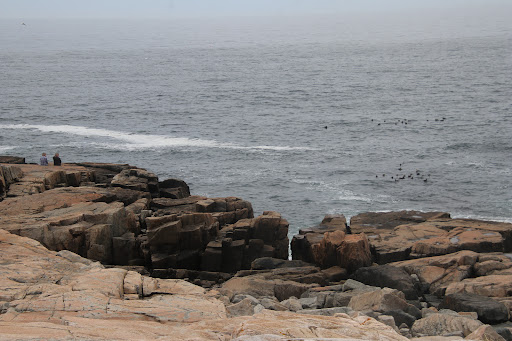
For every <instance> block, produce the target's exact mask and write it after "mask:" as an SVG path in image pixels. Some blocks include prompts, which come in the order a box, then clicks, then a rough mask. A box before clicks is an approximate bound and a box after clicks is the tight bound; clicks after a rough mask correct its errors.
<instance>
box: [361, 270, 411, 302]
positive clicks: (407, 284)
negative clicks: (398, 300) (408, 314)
mask: <svg viewBox="0 0 512 341" xmlns="http://www.w3.org/2000/svg"><path fill="white" fill-rule="evenodd" d="M351 278H353V279H354V280H356V281H359V282H361V283H365V284H368V285H374V286H378V287H381V288H385V287H387V288H392V289H397V290H400V291H401V292H403V293H404V294H405V297H406V299H408V300H415V299H417V298H418V296H419V295H420V292H419V288H418V283H417V282H416V281H415V280H414V279H413V278H412V277H411V275H409V274H408V273H407V272H406V271H405V270H404V269H403V268H399V267H394V266H390V265H380V266H370V267H364V268H359V269H358V270H357V271H356V272H355V273H354V274H353V275H352V276H351Z"/></svg>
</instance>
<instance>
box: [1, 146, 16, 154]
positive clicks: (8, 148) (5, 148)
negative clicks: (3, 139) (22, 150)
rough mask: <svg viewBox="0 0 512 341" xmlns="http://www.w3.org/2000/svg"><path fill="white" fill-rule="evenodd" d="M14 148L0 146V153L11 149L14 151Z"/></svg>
mask: <svg viewBox="0 0 512 341" xmlns="http://www.w3.org/2000/svg"><path fill="white" fill-rule="evenodd" d="M14 148H15V147H14V146H0V153H3V152H5V151H7V150H11V149H14Z"/></svg>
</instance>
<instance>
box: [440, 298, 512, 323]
mask: <svg viewBox="0 0 512 341" xmlns="http://www.w3.org/2000/svg"><path fill="white" fill-rule="evenodd" d="M440 308H444V309H451V310H454V311H468V312H476V313H477V314H478V319H479V320H480V321H482V322H483V323H487V324H497V323H501V322H506V321H508V320H509V310H508V308H507V307H506V306H505V305H504V304H503V303H500V302H497V301H495V300H493V299H492V298H489V297H486V296H480V295H475V294H465V293H457V294H451V295H446V296H445V297H444V299H443V302H442V303H441V306H440Z"/></svg>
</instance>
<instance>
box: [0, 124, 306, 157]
mask: <svg viewBox="0 0 512 341" xmlns="http://www.w3.org/2000/svg"><path fill="white" fill-rule="evenodd" d="M0 129H27V130H39V131H42V132H45V133H64V134H69V135H77V136H88V137H90V136H94V137H105V138H111V139H115V140H118V141H122V142H123V143H103V142H94V144H97V145H99V146H102V147H104V148H113V149H121V150H137V149H155V148H172V147H176V148H179V147H196V148H225V149H246V150H260V151H261V150H272V151H292V150H313V149H312V148H308V147H289V146H241V145H237V144H232V143H221V142H218V141H215V140H205V139H191V138H187V137H170V136H165V135H143V134H135V133H126V132H121V131H115V130H108V129H97V128H88V127H82V126H71V125H54V126H47V125H35V124H0Z"/></svg>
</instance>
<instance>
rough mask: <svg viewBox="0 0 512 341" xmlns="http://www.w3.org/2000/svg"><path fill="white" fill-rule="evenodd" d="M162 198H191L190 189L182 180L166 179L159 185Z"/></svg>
mask: <svg viewBox="0 0 512 341" xmlns="http://www.w3.org/2000/svg"><path fill="white" fill-rule="evenodd" d="M158 185H159V189H160V197H163V198H171V199H181V198H186V197H189V196H190V188H189V187H188V185H187V183H186V182H185V181H183V180H180V179H166V180H164V181H162V182H159V183H158Z"/></svg>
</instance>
